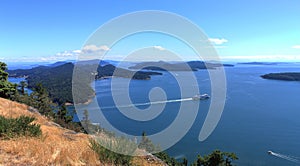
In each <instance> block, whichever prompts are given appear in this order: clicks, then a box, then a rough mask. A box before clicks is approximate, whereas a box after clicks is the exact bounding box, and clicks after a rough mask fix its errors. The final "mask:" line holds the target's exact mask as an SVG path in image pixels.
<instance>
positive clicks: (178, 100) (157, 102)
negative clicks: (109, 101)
mask: <svg viewBox="0 0 300 166" xmlns="http://www.w3.org/2000/svg"><path fill="white" fill-rule="evenodd" d="M192 100H193V98H191V97H190V98H183V99H173V100H165V101H153V102H147V103H136V104H129V105H121V106H118V107H119V108H128V107H134V106H146V105H151V104H164V103H176V102H184V101H192ZM111 108H116V106H110V107H101V109H111Z"/></svg>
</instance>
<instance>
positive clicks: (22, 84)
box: [19, 81, 28, 95]
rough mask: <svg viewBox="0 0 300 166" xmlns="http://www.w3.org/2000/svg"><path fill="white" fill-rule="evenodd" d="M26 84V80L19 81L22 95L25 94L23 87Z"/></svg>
mask: <svg viewBox="0 0 300 166" xmlns="http://www.w3.org/2000/svg"><path fill="white" fill-rule="evenodd" d="M27 86H28V84H27V83H26V81H21V82H20V84H19V87H20V88H21V93H22V95H25V88H26V87H27Z"/></svg>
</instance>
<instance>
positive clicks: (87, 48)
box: [82, 44, 109, 53]
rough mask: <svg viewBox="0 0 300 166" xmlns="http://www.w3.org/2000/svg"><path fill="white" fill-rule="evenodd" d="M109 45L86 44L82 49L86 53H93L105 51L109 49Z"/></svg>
mask: <svg viewBox="0 0 300 166" xmlns="http://www.w3.org/2000/svg"><path fill="white" fill-rule="evenodd" d="M108 50H109V47H108V46H106V45H101V46H96V45H93V44H92V45H86V46H84V47H83V48H82V51H83V52H85V53H93V52H99V51H100V52H104V51H108Z"/></svg>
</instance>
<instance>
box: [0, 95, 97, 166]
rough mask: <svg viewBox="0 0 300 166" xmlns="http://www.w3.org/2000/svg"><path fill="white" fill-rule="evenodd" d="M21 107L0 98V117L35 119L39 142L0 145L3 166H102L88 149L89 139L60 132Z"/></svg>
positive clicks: (18, 140) (21, 141) (79, 134)
mask: <svg viewBox="0 0 300 166" xmlns="http://www.w3.org/2000/svg"><path fill="white" fill-rule="evenodd" d="M28 109H29V107H28V106H26V105H24V104H19V103H15V102H11V101H9V100H5V99H2V98H0V115H3V116H6V117H14V118H15V117H18V116H21V115H26V116H34V117H35V118H36V121H35V123H37V124H40V125H41V130H42V133H43V134H42V136H41V138H17V139H13V140H1V141H0V164H3V165H90V164H89V163H92V164H91V165H101V164H100V162H99V161H98V159H97V155H96V154H95V153H94V152H93V151H92V150H91V149H90V148H89V146H88V145H89V141H88V138H89V136H88V135H86V134H81V133H75V132H73V131H71V130H67V129H64V128H61V127H59V126H57V125H55V123H53V122H51V121H49V120H48V119H47V118H45V117H44V116H41V115H40V114H39V113H34V112H29V111H28Z"/></svg>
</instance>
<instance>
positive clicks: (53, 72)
mask: <svg viewBox="0 0 300 166" xmlns="http://www.w3.org/2000/svg"><path fill="white" fill-rule="evenodd" d="M78 65H81V66H80V67H82V68H84V69H86V70H77V71H78V72H82V73H77V75H78V76H79V77H80V79H77V80H81V81H80V82H78V83H76V82H75V83H74V82H73V90H74V91H73V93H74V95H76V96H79V97H80V98H79V99H77V100H78V101H76V103H85V102H87V101H88V100H89V99H90V98H91V97H93V96H94V90H93V89H92V87H91V86H90V83H91V81H92V80H94V79H101V78H106V77H110V76H116V77H124V78H132V79H139V80H149V79H150V78H151V75H161V73H158V72H143V71H138V72H134V71H130V70H127V69H122V68H117V67H115V66H114V65H111V64H106V65H104V66H101V65H99V66H98V68H97V71H93V69H92V68H91V65H93V64H92V63H88V62H85V63H82V64H78ZM74 67H75V65H74V64H73V63H71V62H68V63H60V64H57V63H55V65H48V66H38V67H34V68H32V69H18V70H8V71H7V72H8V73H9V76H10V77H25V78H26V80H27V82H28V88H30V89H34V88H35V87H36V85H37V84H39V83H41V84H42V85H43V87H45V88H46V90H47V91H48V92H49V95H50V97H51V99H52V100H53V101H55V102H57V103H66V102H69V103H73V102H74V101H73V96H72V76H73V70H74ZM114 71H117V72H116V73H114ZM87 73H90V74H87ZM82 92H85V93H82Z"/></svg>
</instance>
